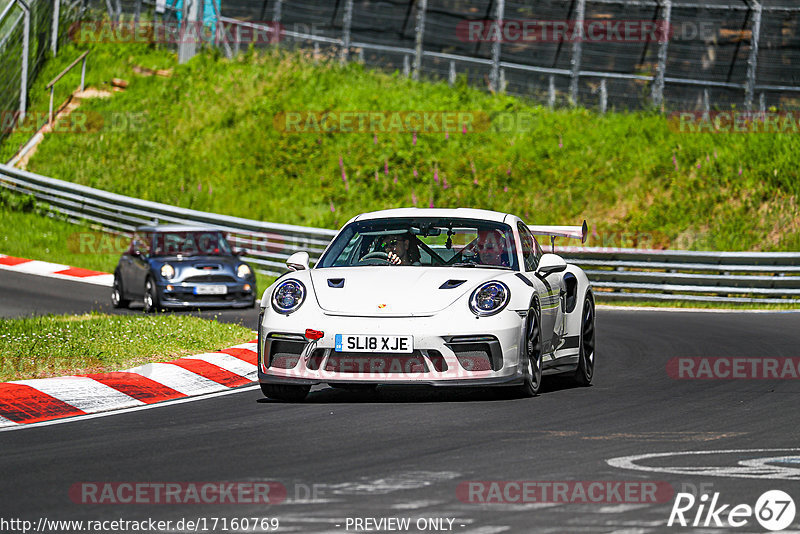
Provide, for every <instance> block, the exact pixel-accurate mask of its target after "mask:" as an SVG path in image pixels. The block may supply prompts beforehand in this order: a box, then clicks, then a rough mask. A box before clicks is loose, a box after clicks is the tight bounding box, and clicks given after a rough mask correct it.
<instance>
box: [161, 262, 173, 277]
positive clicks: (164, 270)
mask: <svg viewBox="0 0 800 534" xmlns="http://www.w3.org/2000/svg"><path fill="white" fill-rule="evenodd" d="M161 276H163V277H164V278H172V277H173V276H175V268H174V267H173V266H172V265H170V264H169V263H165V264H164V265H162V266H161Z"/></svg>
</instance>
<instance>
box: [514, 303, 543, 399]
mask: <svg viewBox="0 0 800 534" xmlns="http://www.w3.org/2000/svg"><path fill="white" fill-rule="evenodd" d="M521 356H522V358H521V360H522V364H523V365H524V369H525V371H524V375H525V381H524V382H523V384H522V386H520V388H519V392H520V394H521V395H522V396H524V397H533V396H536V395H538V394H539V389H540V388H541V387H542V330H541V328H540V326H539V313H538V312H537V310H536V307H535V306H531V307H530V309H528V315H527V318H526V320H525V339H524V340H523V346H522V354H521Z"/></svg>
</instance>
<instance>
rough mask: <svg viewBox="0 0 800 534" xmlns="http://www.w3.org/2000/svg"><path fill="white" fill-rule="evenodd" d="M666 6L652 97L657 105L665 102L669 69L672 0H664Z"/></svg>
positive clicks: (662, 18) (659, 33) (663, 4)
mask: <svg viewBox="0 0 800 534" xmlns="http://www.w3.org/2000/svg"><path fill="white" fill-rule="evenodd" d="M661 5H662V6H663V8H664V12H663V15H662V17H661V28H660V31H659V32H658V37H659V39H658V63H657V64H656V77H655V79H654V80H653V90H652V92H651V95H650V97H651V98H652V100H653V105H654V106H655V107H657V108H658V107H661V104H662V103H663V102H664V73H665V72H666V70H667V47H668V46H669V29H670V24H672V0H662V2H661Z"/></svg>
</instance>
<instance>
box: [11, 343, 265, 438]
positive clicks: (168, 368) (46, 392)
mask: <svg viewBox="0 0 800 534" xmlns="http://www.w3.org/2000/svg"><path fill="white" fill-rule="evenodd" d="M256 345H257V343H256V342H255V341H253V342H250V343H243V344H241V345H236V346H234V347H231V348H228V349H224V350H221V351H219V352H208V353H204V354H195V355H193V356H186V357H184V358H180V359H178V360H174V361H171V362H166V363H149V364H147V365H142V366H140V367H134V368H133V369H127V370H124V371H117V372H111V373H97V374H89V375H80V376H62V377H56V378H38V379H34V380H16V381H14V382H2V383H0V428H5V427H14V426H19V425H25V424H30V423H38V422H42V421H49V420H52V419H61V418H64V417H73V416H80V415H87V414H93V413H98V412H107V411H111V410H120V409H125V408H134V407H137V406H144V405H147V404H154V403H157V402H162V401H167V400H173V399H179V398H183V397H193V396H197V395H205V394H208V393H216V392H220V391H226V390H230V389H232V388H236V387H239V386H244V385H247V384H250V383H252V382H254V381H255V380H256V379H257V367H256V358H257V355H256Z"/></svg>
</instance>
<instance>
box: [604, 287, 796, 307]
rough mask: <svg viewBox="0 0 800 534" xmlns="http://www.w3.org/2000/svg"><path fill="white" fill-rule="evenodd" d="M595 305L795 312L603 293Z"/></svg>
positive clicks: (778, 305) (751, 304)
mask: <svg viewBox="0 0 800 534" xmlns="http://www.w3.org/2000/svg"><path fill="white" fill-rule="evenodd" d="M594 295H595V298H596V301H597V304H598V305H604V306H632V307H637V308H641V307H648V308H681V309H702V310H743V311H744V310H767V311H784V310H792V311H797V309H798V308H797V305H796V304H768V303H764V304H758V303H735V302H699V301H691V302H690V301H680V300H675V301H661V300H656V301H651V300H634V299H630V300H622V299H616V298H615V299H604V298H603V293H602V292H600V291H596V292H595V293H594Z"/></svg>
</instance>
